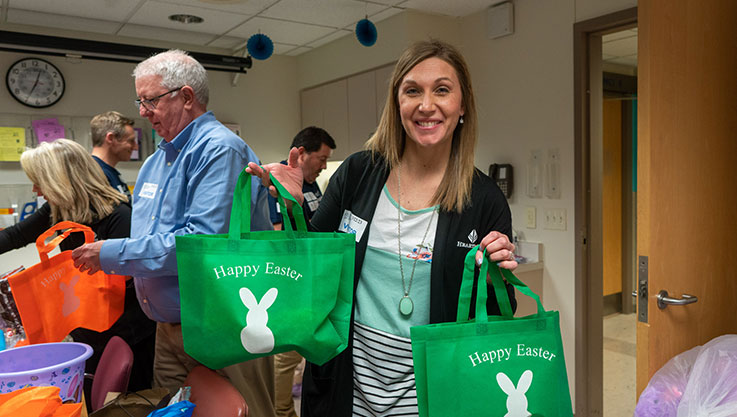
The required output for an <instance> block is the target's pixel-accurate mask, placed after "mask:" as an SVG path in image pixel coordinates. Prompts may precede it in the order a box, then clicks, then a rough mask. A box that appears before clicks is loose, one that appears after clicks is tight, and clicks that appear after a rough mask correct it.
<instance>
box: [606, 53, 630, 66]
mask: <svg viewBox="0 0 737 417" xmlns="http://www.w3.org/2000/svg"><path fill="white" fill-rule="evenodd" d="M607 62H612V63H615V64H619V65H626V66H628V67H637V55H629V56H623V57H617V58H614V59H610V60H608V61H607Z"/></svg>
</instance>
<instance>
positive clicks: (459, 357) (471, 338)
mask: <svg viewBox="0 0 737 417" xmlns="http://www.w3.org/2000/svg"><path fill="white" fill-rule="evenodd" d="M477 250H478V246H477V247H475V248H473V249H472V250H471V251H469V252H468V255H467V256H466V260H465V267H464V271H463V281H462V284H461V292H460V295H459V300H458V315H457V318H456V322H455V323H438V324H430V325H426V326H416V327H412V328H411V329H410V335H411V339H412V357H413V361H414V368H415V380H416V383H417V402H418V408H419V413H420V416H421V417H428V416H430V417H434V416H444V417H447V416H485V417H496V416H498V417H527V416H545V417H561V416H564V417H570V416H572V415H573V412H572V410H571V398H570V393H569V391H568V378H567V376H566V365H565V360H564V358H563V344H562V342H561V337H560V324H559V317H558V312H557V311H545V310H544V309H543V306H542V303H541V302H540V297H538V296H537V294H535V293H534V292H532V290H530V289H529V288H528V287H527V286H526V285H525V284H524V283H523V282H522V281H520V280H519V279H517V277H515V276H514V275H513V274H512V273H511V272H510V271H509V270H506V269H502V268H499V267H498V266H497V265H495V264H492V265H489V263H490V262H489V260H488V258H487V257H486V256H485V257H484V263H483V265H482V266H481V268H480V271H479V277H480V278H479V279H478V280H477V281H478V284H477V294H476V315H475V318H474V319H469V311H470V304H471V294H472V291H473V286H474V285H473V283H474V271H475V254H476V251H477ZM487 271H488V273H489V276H490V277H491V282H492V285H493V287H494V292H495V294H496V299H497V302H498V303H499V307H500V310H501V312H502V315H501V316H488V315H487V312H486V294H487V288H486V279H483V278H481V277H486V274H487ZM502 274H503V275H504V278H506V280H507V282H509V283H511V284H512V285H514V287H515V288H516V289H517V290H518V291H520V292H522V293H523V294H526V295H528V296H530V297H532V298H534V299H535V301H536V302H537V313H536V314H533V315H530V316H527V317H520V318H514V317H513V314H512V308H511V306H510V303H509V298H508V295H507V291H506V289H505V285H504V281H503V279H502Z"/></svg>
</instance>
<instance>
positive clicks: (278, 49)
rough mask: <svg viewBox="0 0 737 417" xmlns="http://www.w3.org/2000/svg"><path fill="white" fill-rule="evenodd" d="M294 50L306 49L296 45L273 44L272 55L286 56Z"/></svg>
mask: <svg viewBox="0 0 737 417" xmlns="http://www.w3.org/2000/svg"><path fill="white" fill-rule="evenodd" d="M295 49H307V48H303V47H301V46H297V45H289V44H286V43H275V44H274V54H276V55H287V54H288V53H289V52H290V51H293V50H295Z"/></svg>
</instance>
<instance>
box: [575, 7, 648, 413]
mask: <svg viewBox="0 0 737 417" xmlns="http://www.w3.org/2000/svg"><path fill="white" fill-rule="evenodd" d="M636 25H637V7H633V8H630V9H626V10H622V11H619V12H615V13H612V14H608V15H605V16H601V17H597V18H594V19H590V20H585V21H582V22H578V23H575V24H574V25H573V61H574V62H573V77H574V83H573V91H574V160H575V166H574V170H575V171H574V177H575V219H574V227H575V229H574V230H575V239H576V243H575V295H574V300H575V311H576V315H575V317H576V319H575V328H576V338H575V339H576V343H575V345H576V346H575V350H576V355H575V358H576V359H575V366H576V371H575V377H574V384H575V393H576V396H575V397H576V400H575V410H576V414H577V415H579V416H601V415H603V410H602V405H603V404H602V403H603V388H602V381H603V353H602V348H603V340H602V338H603V329H602V305H603V300H602V291H603V287H602V280H603V256H602V229H603V227H602V207H601V192H602V174H601V168H602V167H601V163H599V162H596V161H600V160H601V158H598V159H597V158H592V156H593V155H597V156H601V152H602V150H601V148H602V141H601V137H600V136H599V140H598V141H597V140H592V139H594V138H592V133H591V132H592V127H596V126H598V127H601V115H600V114H599V115H597V114H596V113H595V112H592V111H591V106H592V105H593V104H596V102H597V101H596V100H597V99H598V100H601V96H602V95H603V93H602V88H601V84H602V80H601V77H598V80H597V79H592V77H591V76H590V74H591V71H592V69H595V68H592V67H595V66H598V71H599V72H600V71H601V35H603V34H606V33H610V32H616V31H619V30H623V29H627V28H630V27H635V26H636ZM597 60H598V62H596V61H597ZM599 103H600V101H599ZM624 296H625V295H624V294H623V297H624Z"/></svg>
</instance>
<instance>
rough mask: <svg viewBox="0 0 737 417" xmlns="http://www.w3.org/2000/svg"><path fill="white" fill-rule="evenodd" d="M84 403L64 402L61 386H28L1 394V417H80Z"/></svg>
mask: <svg viewBox="0 0 737 417" xmlns="http://www.w3.org/2000/svg"><path fill="white" fill-rule="evenodd" d="M81 415H82V403H74V404H62V402H61V397H59V387H27V388H22V389H19V390H16V391H13V392H10V393H7V394H0V417H11V416H12V417H80V416H81Z"/></svg>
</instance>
